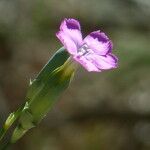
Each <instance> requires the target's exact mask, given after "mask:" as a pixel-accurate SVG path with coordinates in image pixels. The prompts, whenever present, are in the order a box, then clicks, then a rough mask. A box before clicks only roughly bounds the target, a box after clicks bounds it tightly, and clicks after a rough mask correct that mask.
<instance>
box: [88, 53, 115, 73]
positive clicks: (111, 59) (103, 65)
mask: <svg viewBox="0 0 150 150" xmlns="http://www.w3.org/2000/svg"><path fill="white" fill-rule="evenodd" d="M90 57H91V58H88V59H91V60H92V62H93V64H95V65H96V66H97V67H98V68H99V69H101V70H107V69H113V68H117V65H118V64H117V63H118V58H117V57H116V56H115V55H113V54H107V55H106V56H99V55H95V56H90Z"/></svg>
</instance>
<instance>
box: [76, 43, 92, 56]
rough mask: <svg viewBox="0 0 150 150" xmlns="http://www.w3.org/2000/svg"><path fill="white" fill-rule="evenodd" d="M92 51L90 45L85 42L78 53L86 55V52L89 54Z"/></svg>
mask: <svg viewBox="0 0 150 150" xmlns="http://www.w3.org/2000/svg"><path fill="white" fill-rule="evenodd" d="M89 53H90V48H89V47H88V45H87V44H83V45H82V46H81V47H80V48H79V49H78V55H79V56H80V57H81V56H84V55H86V54H89Z"/></svg>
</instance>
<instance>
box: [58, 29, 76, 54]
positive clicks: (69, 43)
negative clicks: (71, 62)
mask: <svg viewBox="0 0 150 150" xmlns="http://www.w3.org/2000/svg"><path fill="white" fill-rule="evenodd" d="M56 36H57V38H58V39H59V40H60V41H61V43H62V44H63V45H64V47H65V48H66V50H67V51H68V52H69V53H70V54H72V55H75V54H76V52H77V49H78V47H77V45H76V44H75V42H74V41H73V40H72V39H70V37H69V36H68V35H66V34H65V33H64V32H62V31H59V32H57V33H56Z"/></svg>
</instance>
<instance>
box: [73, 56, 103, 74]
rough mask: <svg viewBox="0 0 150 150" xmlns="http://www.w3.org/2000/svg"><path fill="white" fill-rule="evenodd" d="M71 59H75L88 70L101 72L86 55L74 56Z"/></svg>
mask: <svg viewBox="0 0 150 150" xmlns="http://www.w3.org/2000/svg"><path fill="white" fill-rule="evenodd" d="M73 59H75V61H77V62H79V63H80V64H81V65H82V66H83V67H84V68H85V69H86V70H87V71H89V72H91V71H94V72H101V70H100V69H99V68H98V67H97V66H96V65H95V64H93V62H92V61H89V60H88V59H86V57H83V56H82V57H78V56H74V57H73Z"/></svg>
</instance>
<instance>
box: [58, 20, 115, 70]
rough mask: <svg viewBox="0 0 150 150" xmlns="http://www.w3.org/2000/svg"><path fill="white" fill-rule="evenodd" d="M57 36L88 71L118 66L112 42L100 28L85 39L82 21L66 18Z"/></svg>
mask: <svg viewBox="0 0 150 150" xmlns="http://www.w3.org/2000/svg"><path fill="white" fill-rule="evenodd" d="M56 36H57V38H58V39H59V40H60V41H61V43H62V44H63V45H64V47H65V48H66V50H67V51H68V52H69V53H70V55H71V57H72V58H73V59H74V60H75V61H77V62H78V63H80V64H81V65H82V66H83V67H84V68H85V69H87V70H88V71H96V72H101V71H102V70H107V69H113V68H116V67H117V62H118V59H117V57H116V56H115V55H113V54H112V48H113V45H112V42H111V40H109V38H108V37H107V36H106V34H105V33H103V32H101V31H100V30H98V31H94V32H91V33H90V34H89V35H87V36H86V37H85V38H84V39H83V38H82V33H81V27H80V23H79V22H78V21H77V20H75V19H64V20H63V21H62V23H61V25H60V31H58V32H57V33H56Z"/></svg>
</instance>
